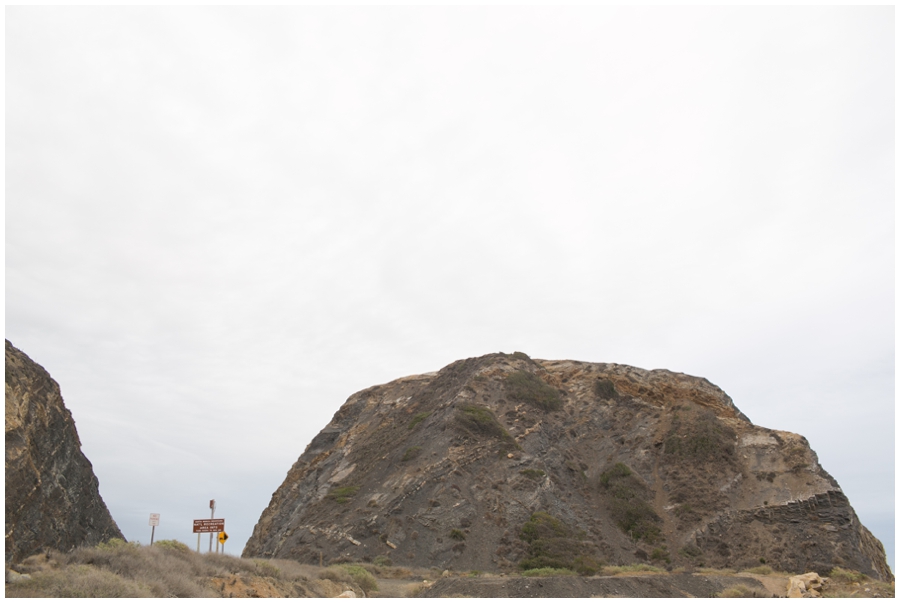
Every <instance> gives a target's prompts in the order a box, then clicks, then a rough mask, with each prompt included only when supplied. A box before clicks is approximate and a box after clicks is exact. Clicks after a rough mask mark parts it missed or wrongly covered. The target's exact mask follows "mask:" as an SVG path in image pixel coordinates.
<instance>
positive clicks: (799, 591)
mask: <svg viewBox="0 0 900 603" xmlns="http://www.w3.org/2000/svg"><path fill="white" fill-rule="evenodd" d="M827 580H828V578H820V577H819V574H817V573H815V572H808V573H806V574H802V575H800V576H791V578H790V583H789V584H788V589H787V596H788V597H789V598H792V599H800V598H817V597H821V596H822V588H823V587H824V586H825V582H826V581H827Z"/></svg>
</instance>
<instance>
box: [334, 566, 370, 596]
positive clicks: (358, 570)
mask: <svg viewBox="0 0 900 603" xmlns="http://www.w3.org/2000/svg"><path fill="white" fill-rule="evenodd" d="M341 568H343V570H344V571H346V572H347V574H349V575H350V577H351V578H352V579H353V582H355V583H356V585H357V586H359V587H360V588H361V589H363V591H365V593H366V595H368V594H369V593H372V592H374V591H376V590H378V580H376V579H375V576H373V575H372V574H370V573H369V570H367V569H366V568H364V567H362V566H361V565H342V566H341Z"/></svg>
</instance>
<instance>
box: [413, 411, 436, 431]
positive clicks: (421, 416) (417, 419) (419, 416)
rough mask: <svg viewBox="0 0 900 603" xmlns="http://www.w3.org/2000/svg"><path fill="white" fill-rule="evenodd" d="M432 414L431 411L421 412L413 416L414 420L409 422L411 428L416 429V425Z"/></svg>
mask: <svg viewBox="0 0 900 603" xmlns="http://www.w3.org/2000/svg"><path fill="white" fill-rule="evenodd" d="M430 415H431V411H427V412H420V413H418V414H416V415H414V416H413V418H412V421H410V422H409V429H415V428H416V425H418V424H419V423H421V422H422V421H424V420H425V419H427V418H428V417H429V416H430Z"/></svg>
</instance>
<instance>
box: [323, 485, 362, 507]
mask: <svg viewBox="0 0 900 603" xmlns="http://www.w3.org/2000/svg"><path fill="white" fill-rule="evenodd" d="M358 491H359V486H341V487H339V488H332V489H331V492H329V493H328V498H330V499H331V500H333V501H334V502H336V503H339V504H344V503H347V502H350V499H351V498H353V495H354V494H356V493H357V492H358Z"/></svg>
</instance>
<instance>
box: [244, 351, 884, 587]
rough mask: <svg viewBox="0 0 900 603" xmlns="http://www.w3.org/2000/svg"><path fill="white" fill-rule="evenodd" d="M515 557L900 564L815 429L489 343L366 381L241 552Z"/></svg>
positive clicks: (443, 563) (467, 559)
mask: <svg viewBox="0 0 900 603" xmlns="http://www.w3.org/2000/svg"><path fill="white" fill-rule="evenodd" d="M320 554H322V555H323V556H324V558H325V559H327V560H330V561H335V560H359V561H366V560H370V561H371V560H376V559H377V558H378V557H379V556H380V557H383V558H387V559H390V560H392V561H393V562H394V563H397V564H403V565H411V566H425V567H431V566H438V567H445V568H451V569H456V570H482V571H502V570H504V569H507V568H512V567H529V566H533V567H541V566H556V567H570V568H572V569H576V570H578V571H580V572H582V573H591V571H592V568H595V567H597V566H598V565H599V564H600V563H606V564H627V563H635V562H644V563H655V564H657V565H662V566H670V565H674V566H683V567H688V568H690V567H697V566H700V565H702V566H705V567H732V568H737V569H739V568H746V567H756V566H758V565H760V564H761V563H766V564H768V565H770V566H771V567H773V568H774V569H776V570H782V571H788V572H793V573H803V572H807V571H817V572H819V573H823V574H824V573H827V572H828V571H829V570H830V569H831V568H832V567H833V566H840V567H844V568H852V569H854V570H858V571H861V572H864V573H866V574H868V575H870V576H873V577H876V578H879V579H882V580H889V579H892V576H891V572H890V569H889V567H888V565H887V562H886V558H885V554H884V549H883V547H882V546H881V543H880V542H878V540H877V539H875V538H874V537H873V536H872V535H871V533H869V531H868V530H867V529H866V528H865V527H864V526H862V525H861V524H860V522H859V519H858V518H857V517H856V514H855V513H854V511H853V509H852V508H851V507H850V504H849V502H848V501H847V498H846V496H844V494H843V492H842V491H841V489H840V487H839V486H838V484H837V482H836V481H835V480H834V479H833V478H832V477H831V476H830V475H829V474H828V473H826V472H825V470H824V469H822V467H821V466H820V465H819V463H818V459H817V457H816V454H815V453H814V452H813V451H812V450H811V449H810V447H809V444H808V442H807V441H806V439H805V438H803V437H802V436H799V435H796V434H793V433H788V432H783V431H775V430H771V429H766V428H763V427H758V426H755V425H753V424H752V423H751V422H750V421H749V420H748V419H747V417H745V416H744V415H743V414H742V413H741V412H740V411H739V410H738V409H737V408H736V407H735V405H734V404H733V403H732V401H731V399H730V398H729V397H728V396H727V395H726V394H725V393H724V392H723V391H722V390H721V389H719V388H718V387H716V386H714V385H712V384H711V383H709V382H708V381H706V380H705V379H701V378H697V377H691V376H688V375H684V374H680V373H672V372H670V371H665V370H653V371H648V370H642V369H638V368H634V367H629V366H624V365H617V364H596V363H587V362H574V361H548V360H532V359H530V358H528V357H527V356H526V355H525V354H521V353H516V354H511V355H506V354H490V355H487V356H483V357H480V358H470V359H468V360H461V361H458V362H454V363H453V364H450V365H449V366H447V367H445V368H444V369H442V370H441V371H440V372H437V373H430V374H426V375H417V376H412V377H406V378H403V379H398V380H396V381H393V382H391V383H388V384H386V385H380V386H376V387H372V388H369V389H366V390H364V391H361V392H358V393H356V394H354V395H352V396H351V397H350V398H349V399H348V400H347V402H346V403H345V404H344V405H343V406H342V407H341V409H340V410H339V411H338V412H337V413H336V414H335V416H334V418H333V419H332V421H331V423H329V424H328V425H327V426H326V427H325V429H323V430H322V431H321V432H320V433H319V435H317V436H316V437H315V438H314V439H313V441H312V442H311V443H310V444H309V446H307V448H306V451H305V452H304V453H303V455H302V456H301V457H300V458H299V459H298V460H297V462H296V463H295V464H294V466H293V467H292V468H291V470H290V471H289V472H288V476H287V478H286V479H285V481H284V483H283V484H282V485H281V487H280V488H279V489H278V490H277V491H276V492H275V494H274V495H273V496H272V500H271V502H270V504H269V506H268V508H267V509H266V510H265V511H264V512H263V514H262V516H261V517H260V520H259V522H258V523H257V525H256V527H255V528H254V531H253V535H252V536H251V538H250V540H249V541H248V542H247V546H246V548H245V549H244V555H245V556H255V557H266V556H269V557H280V558H290V559H296V560H298V561H302V562H309V563H318V561H319V556H320Z"/></svg>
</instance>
